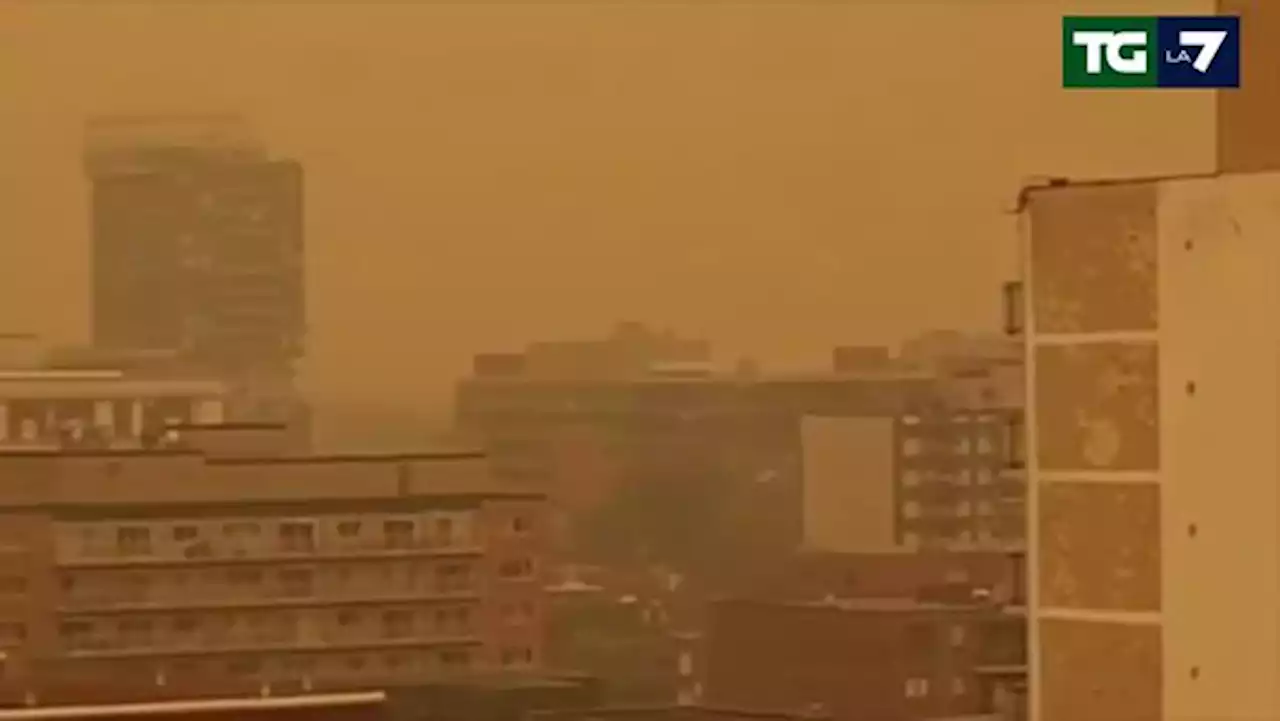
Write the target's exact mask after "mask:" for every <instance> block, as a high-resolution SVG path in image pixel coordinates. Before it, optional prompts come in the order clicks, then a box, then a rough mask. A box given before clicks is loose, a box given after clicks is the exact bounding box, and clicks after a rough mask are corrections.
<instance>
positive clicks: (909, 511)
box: [902, 501, 920, 518]
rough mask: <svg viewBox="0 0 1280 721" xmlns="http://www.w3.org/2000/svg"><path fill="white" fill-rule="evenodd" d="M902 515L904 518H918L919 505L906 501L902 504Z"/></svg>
mask: <svg viewBox="0 0 1280 721" xmlns="http://www.w3.org/2000/svg"><path fill="white" fill-rule="evenodd" d="M902 515H903V516H904V517H906V518H919V517H920V504H919V503H917V502H915V501H907V502H906V503H904V504H902Z"/></svg>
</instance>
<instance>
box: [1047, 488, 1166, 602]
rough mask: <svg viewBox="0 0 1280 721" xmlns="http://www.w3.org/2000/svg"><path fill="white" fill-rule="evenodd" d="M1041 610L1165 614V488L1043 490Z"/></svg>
mask: <svg viewBox="0 0 1280 721" xmlns="http://www.w3.org/2000/svg"><path fill="white" fill-rule="evenodd" d="M1039 500H1040V502H1039V504H1038V513H1039V517H1040V536H1039V538H1038V539H1037V540H1038V543H1039V553H1040V556H1039V561H1040V574H1039V584H1040V588H1039V591H1040V596H1039V601H1040V604H1041V605H1042V606H1044V607H1050V608H1083V609H1091V610H1107V611H1158V610H1160V594H1161V589H1160V488H1159V486H1157V485H1156V484H1155V483H1068V482H1055V483H1049V484H1045V485H1042V486H1041V487H1040V499H1039Z"/></svg>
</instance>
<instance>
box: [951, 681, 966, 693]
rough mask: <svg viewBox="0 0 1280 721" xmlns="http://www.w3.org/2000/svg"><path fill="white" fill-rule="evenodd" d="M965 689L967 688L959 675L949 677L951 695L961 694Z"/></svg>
mask: <svg viewBox="0 0 1280 721" xmlns="http://www.w3.org/2000/svg"><path fill="white" fill-rule="evenodd" d="M967 691H968V688H967V686H966V684H965V682H964V679H962V678H960V677H959V676H956V677H954V678H952V679H951V695H952V696H963V695H965V693H966V692H967Z"/></svg>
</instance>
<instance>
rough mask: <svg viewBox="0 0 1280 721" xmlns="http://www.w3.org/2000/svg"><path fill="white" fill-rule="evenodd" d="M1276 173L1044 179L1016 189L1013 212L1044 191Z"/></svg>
mask: <svg viewBox="0 0 1280 721" xmlns="http://www.w3.org/2000/svg"><path fill="white" fill-rule="evenodd" d="M1277 172H1280V168H1259V169H1256V170H1244V171H1224V170H1204V171H1199V172H1190V173H1168V174H1163V175H1135V176H1131V177H1111V178H1070V177H1045V178H1040V179H1037V180H1036V181H1034V182H1027V183H1024V184H1023V185H1022V187H1020V188H1019V189H1018V195H1017V204H1016V206H1015V207H1014V212H1021V211H1022V210H1023V209H1024V208H1025V207H1026V205H1027V201H1028V200H1030V198H1031V196H1032V195H1034V194H1036V193H1041V192H1045V191H1053V190H1065V189H1068V188H1100V187H1108V186H1115V185H1143V184H1145V183H1167V182H1173V181H1179V180H1211V179H1214V178H1222V177H1225V176H1229V175H1261V174H1265V173H1277Z"/></svg>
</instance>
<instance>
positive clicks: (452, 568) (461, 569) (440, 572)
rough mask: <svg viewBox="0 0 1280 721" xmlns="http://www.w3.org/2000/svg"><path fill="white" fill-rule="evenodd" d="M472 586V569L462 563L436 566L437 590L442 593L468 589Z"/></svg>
mask: <svg viewBox="0 0 1280 721" xmlns="http://www.w3.org/2000/svg"><path fill="white" fill-rule="evenodd" d="M470 587H471V569H470V568H468V567H467V566H465V565H463V564H460V563H446V564H444V565H442V566H438V567H436V590H437V591H439V592H441V593H456V592H459V591H466V590H468V589H470Z"/></svg>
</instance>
